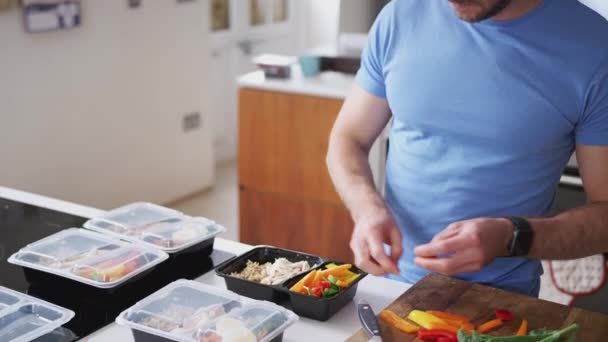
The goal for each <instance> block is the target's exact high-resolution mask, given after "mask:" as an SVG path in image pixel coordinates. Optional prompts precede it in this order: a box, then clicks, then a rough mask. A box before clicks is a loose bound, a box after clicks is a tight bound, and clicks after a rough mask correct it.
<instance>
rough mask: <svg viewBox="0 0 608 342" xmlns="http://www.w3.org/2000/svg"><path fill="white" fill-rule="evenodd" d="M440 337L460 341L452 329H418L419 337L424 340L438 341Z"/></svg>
mask: <svg viewBox="0 0 608 342" xmlns="http://www.w3.org/2000/svg"><path fill="white" fill-rule="evenodd" d="M440 337H443V338H447V339H450V340H448V341H458V338H457V337H456V334H454V333H453V332H450V331H445V330H428V329H420V330H419V331H418V338H419V339H421V340H423V341H437V339H439V338H440ZM446 342H447V341H446Z"/></svg>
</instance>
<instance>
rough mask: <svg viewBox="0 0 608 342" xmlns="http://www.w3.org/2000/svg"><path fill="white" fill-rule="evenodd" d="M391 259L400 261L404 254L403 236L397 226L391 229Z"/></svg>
mask: <svg viewBox="0 0 608 342" xmlns="http://www.w3.org/2000/svg"><path fill="white" fill-rule="evenodd" d="M390 245H391V259H392V260H393V262H395V263H396V262H397V261H399V258H401V255H402V254H403V237H402V236H401V232H400V231H399V229H398V228H397V227H395V228H393V229H391V231H390Z"/></svg>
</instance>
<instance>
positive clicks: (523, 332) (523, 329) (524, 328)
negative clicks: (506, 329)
mask: <svg viewBox="0 0 608 342" xmlns="http://www.w3.org/2000/svg"><path fill="white" fill-rule="evenodd" d="M516 336H528V321H527V320H525V319H524V320H523V321H521V325H520V326H519V330H517V335H516Z"/></svg>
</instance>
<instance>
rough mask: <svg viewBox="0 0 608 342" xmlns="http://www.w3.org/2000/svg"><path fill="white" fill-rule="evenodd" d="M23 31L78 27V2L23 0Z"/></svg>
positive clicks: (77, 0)
mask: <svg viewBox="0 0 608 342" xmlns="http://www.w3.org/2000/svg"><path fill="white" fill-rule="evenodd" d="M23 22H24V26H25V31H27V32H31V33H37V32H48V31H56V30H67V29H71V28H74V27H78V26H80V23H81V4H80V0H23Z"/></svg>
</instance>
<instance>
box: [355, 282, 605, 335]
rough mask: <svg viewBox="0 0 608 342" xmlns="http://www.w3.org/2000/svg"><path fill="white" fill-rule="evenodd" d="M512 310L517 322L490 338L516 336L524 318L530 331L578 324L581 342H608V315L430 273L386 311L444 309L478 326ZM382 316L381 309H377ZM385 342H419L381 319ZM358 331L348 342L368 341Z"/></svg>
mask: <svg viewBox="0 0 608 342" xmlns="http://www.w3.org/2000/svg"><path fill="white" fill-rule="evenodd" d="M498 308H505V309H508V310H510V311H511V312H512V313H513V314H514V315H515V319H514V320H513V321H511V322H506V323H505V325H504V326H503V327H501V328H500V329H497V330H495V331H492V332H491V333H489V335H496V336H511V335H515V333H516V332H517V329H518V328H519V325H520V323H521V320H522V319H527V320H528V322H529V327H530V330H534V329H539V328H548V329H551V330H558V329H562V328H565V327H567V326H569V325H570V324H572V323H578V325H579V326H580V328H579V331H578V335H577V337H578V341H582V342H595V341H608V316H607V315H603V314H600V313H595V312H590V311H585V310H582V309H578V308H571V307H568V306H564V305H560V304H556V303H552V302H547V301H543V300H538V299H535V298H531V297H527V296H523V295H519V294H515V293H512V292H507V291H503V290H498V289H495V288H491V287H487V286H481V285H477V284H472V283H468V282H465V281H461V280H457V279H452V278H449V277H444V276H441V275H437V274H431V275H429V276H427V277H425V278H424V279H422V280H421V281H419V282H418V283H417V284H416V285H414V286H413V287H412V288H410V289H409V290H408V291H407V292H405V293H404V294H403V295H402V296H401V297H399V298H398V299H397V300H396V301H394V302H393V303H392V304H391V305H389V306H388V308H387V309H389V310H391V311H393V312H395V313H396V314H397V315H399V316H401V317H406V316H407V314H408V313H409V312H410V311H412V310H414V309H418V310H441V311H447V312H450V313H454V314H458V315H462V316H465V317H468V318H469V319H470V320H471V322H473V323H474V324H475V325H476V326H478V325H479V324H481V323H484V322H487V321H489V320H491V319H494V318H495V314H494V310H495V309H498ZM374 309H375V310H376V313H380V309H381V308H374ZM378 322H379V324H380V331H381V333H382V338H383V341H384V342H391V341H399V342H407V341H420V340H418V339H417V338H416V336H415V335H408V334H405V333H401V332H400V331H398V330H396V329H395V328H393V327H391V326H390V325H388V324H386V323H385V322H384V321H383V320H381V319H379V320H378ZM367 340H368V339H367V335H365V332H364V331H363V330H359V331H358V332H357V333H355V335H353V336H352V337H350V338H349V339H348V340H347V341H348V342H363V341H367Z"/></svg>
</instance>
